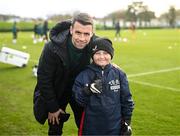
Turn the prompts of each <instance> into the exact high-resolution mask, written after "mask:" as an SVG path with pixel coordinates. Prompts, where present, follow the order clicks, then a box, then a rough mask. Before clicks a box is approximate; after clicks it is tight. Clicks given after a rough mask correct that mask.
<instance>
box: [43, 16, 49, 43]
mask: <svg viewBox="0 0 180 136" xmlns="http://www.w3.org/2000/svg"><path fill="white" fill-rule="evenodd" d="M47 33H48V21H47V20H45V21H44V24H43V40H44V41H45V42H47V41H48V34H47Z"/></svg>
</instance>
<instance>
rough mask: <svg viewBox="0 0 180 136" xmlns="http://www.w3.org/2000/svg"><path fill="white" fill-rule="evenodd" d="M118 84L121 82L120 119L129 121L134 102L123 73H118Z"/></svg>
mask: <svg viewBox="0 0 180 136" xmlns="http://www.w3.org/2000/svg"><path fill="white" fill-rule="evenodd" d="M120 77H121V78H120V79H121V81H120V84H121V88H120V89H121V95H120V97H121V98H120V99H121V113H122V119H123V120H124V121H127V122H129V124H130V121H131V116H132V112H133V109H134V102H133V99H132V94H131V92H130V89H129V83H128V80H127V76H126V74H125V73H120Z"/></svg>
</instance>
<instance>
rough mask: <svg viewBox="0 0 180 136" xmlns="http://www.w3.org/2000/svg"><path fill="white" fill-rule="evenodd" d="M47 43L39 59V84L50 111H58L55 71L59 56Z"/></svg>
mask: <svg viewBox="0 0 180 136" xmlns="http://www.w3.org/2000/svg"><path fill="white" fill-rule="evenodd" d="M48 46H49V44H46V45H45V47H44V49H43V51H42V54H41V57H40V59H39V64H38V71H37V74H38V76H37V84H38V88H39V90H40V92H41V95H42V97H43V98H44V99H45V101H46V105H47V110H48V112H56V111H57V110H58V109H59V106H58V102H57V99H56V95H55V90H54V87H53V83H54V82H53V81H54V80H55V79H54V75H55V71H56V68H57V59H56V58H57V57H56V56H55V54H53V52H52V51H51V50H49V48H48Z"/></svg>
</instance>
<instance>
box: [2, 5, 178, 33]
mask: <svg viewBox="0 0 180 136" xmlns="http://www.w3.org/2000/svg"><path fill="white" fill-rule="evenodd" d="M76 12H78V11H76ZM76 12H74V14H75V13H76ZM70 18H72V15H70V14H65V15H61V14H59V15H49V16H47V20H49V21H50V23H49V24H50V26H49V28H51V26H53V25H54V24H55V23H56V22H58V21H62V20H66V19H70ZM153 19H154V20H159V21H160V20H163V22H165V23H166V24H167V25H166V27H171V28H175V27H180V9H178V10H176V9H175V8H174V7H173V6H171V7H170V8H169V11H167V12H166V13H163V14H162V15H160V17H156V16H155V12H153V11H149V10H148V6H146V5H144V4H143V2H133V3H132V4H130V5H128V7H127V9H126V10H119V11H114V12H113V13H110V14H108V15H107V16H105V17H103V18H95V20H97V21H98V22H99V24H101V25H99V24H96V26H97V29H100V28H102V29H112V28H113V27H114V25H115V23H116V22H117V21H119V22H121V24H123V27H128V25H127V23H135V24H136V25H137V27H138V28H141V27H145V28H147V27H151V26H152V23H151V22H152V20H153ZM9 20H11V22H12V20H19V21H20V22H31V23H29V25H28V24H27V23H24V26H23V25H22V24H23V23H21V25H22V26H21V28H22V31H23V30H26V31H31V30H32V29H33V23H32V22H37V21H39V22H43V21H44V19H43V18H36V19H34V18H21V17H19V16H14V15H1V14H0V21H1V22H8V21H9ZM1 22H0V31H2V30H8V29H10V28H9V27H8V25H6V26H3V23H1ZM108 22H111V25H108ZM161 22H162V21H161ZM9 25H10V24H9ZM161 26H163V25H161ZM6 27H7V29H6Z"/></svg>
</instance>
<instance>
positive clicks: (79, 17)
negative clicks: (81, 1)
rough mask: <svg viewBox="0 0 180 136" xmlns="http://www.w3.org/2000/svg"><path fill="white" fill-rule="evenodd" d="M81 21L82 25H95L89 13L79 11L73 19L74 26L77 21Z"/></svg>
mask: <svg viewBox="0 0 180 136" xmlns="http://www.w3.org/2000/svg"><path fill="white" fill-rule="evenodd" d="M76 21H77V22H79V23H81V24H82V25H92V26H93V18H92V17H91V16H90V15H89V14H87V13H78V14H76V15H74V17H73V19H72V26H73V25H74V24H75V22H76Z"/></svg>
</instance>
